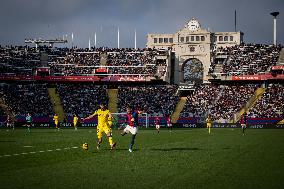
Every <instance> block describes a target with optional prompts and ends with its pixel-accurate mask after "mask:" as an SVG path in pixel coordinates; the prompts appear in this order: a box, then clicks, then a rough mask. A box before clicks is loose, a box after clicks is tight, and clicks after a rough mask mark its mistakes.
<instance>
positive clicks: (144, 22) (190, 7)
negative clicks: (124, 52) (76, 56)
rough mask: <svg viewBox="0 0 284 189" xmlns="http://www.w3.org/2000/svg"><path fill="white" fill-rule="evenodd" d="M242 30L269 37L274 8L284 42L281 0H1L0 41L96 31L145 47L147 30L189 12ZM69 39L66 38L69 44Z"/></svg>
mask: <svg viewBox="0 0 284 189" xmlns="http://www.w3.org/2000/svg"><path fill="white" fill-rule="evenodd" d="M235 10H237V30H240V31H242V32H244V34H245V36H244V40H245V42H246V43H266V44H270V43H272V40H273V19H272V16H271V15H270V13H271V12H273V11H279V12H280V15H279V16H278V22H277V33H278V43H281V44H282V45H284V0H1V4H0V44H1V45H8V44H9V45H11V44H12V45H22V44H24V39H25V38H38V37H42V38H46V39H52V38H56V37H62V36H63V35H64V34H68V38H69V40H70V41H71V33H72V32H73V33H74V44H76V45H77V46H79V47H87V46H88V40H89V38H91V41H92V44H93V43H94V34H95V32H96V33H97V45H98V46H109V47H116V46H117V28H118V27H119V28H120V47H134V30H135V29H136V30H137V46H138V47H145V44H146V35H147V33H175V32H176V31H177V30H179V29H181V28H182V27H183V26H184V24H185V23H186V22H187V21H188V20H189V19H190V18H193V17H194V18H196V19H198V20H199V22H200V23H201V26H202V27H203V28H206V29H207V28H210V30H212V31H216V32H217V31H218V32H223V31H224V32H226V31H234V11H235ZM69 45H70V44H69Z"/></svg>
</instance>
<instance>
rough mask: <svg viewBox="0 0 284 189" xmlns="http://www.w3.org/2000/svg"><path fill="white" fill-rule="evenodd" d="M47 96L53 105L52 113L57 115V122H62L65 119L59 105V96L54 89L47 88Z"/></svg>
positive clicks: (61, 107)
mask: <svg viewBox="0 0 284 189" xmlns="http://www.w3.org/2000/svg"><path fill="white" fill-rule="evenodd" d="M48 94H49V97H50V101H51V103H52V104H53V111H54V113H55V114H57V115H58V117H59V121H60V122H62V121H63V120H64V118H65V112H64V109H63V106H62V104H61V100H60V96H59V94H58V93H56V90H55V88H48Z"/></svg>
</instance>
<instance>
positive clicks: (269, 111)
mask: <svg viewBox="0 0 284 189" xmlns="http://www.w3.org/2000/svg"><path fill="white" fill-rule="evenodd" d="M283 109H284V86H283V85H280V84H271V85H269V87H268V88H267V90H266V93H264V95H263V97H262V99H260V100H259V101H258V102H257V103H256V105H255V106H254V107H253V109H251V110H250V111H249V114H248V116H249V117H251V118H282V117H283Z"/></svg>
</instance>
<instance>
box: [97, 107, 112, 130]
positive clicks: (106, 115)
mask: <svg viewBox="0 0 284 189" xmlns="http://www.w3.org/2000/svg"><path fill="white" fill-rule="evenodd" d="M93 115H94V116H95V115H98V126H105V125H107V126H109V124H108V121H111V114H110V111H109V110H108V109H105V110H102V109H98V110H97V111H95V113H94V114H93Z"/></svg>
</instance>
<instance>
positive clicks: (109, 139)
mask: <svg viewBox="0 0 284 189" xmlns="http://www.w3.org/2000/svg"><path fill="white" fill-rule="evenodd" d="M108 142H109V145H112V144H113V141H112V137H111V136H110V137H108Z"/></svg>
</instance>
